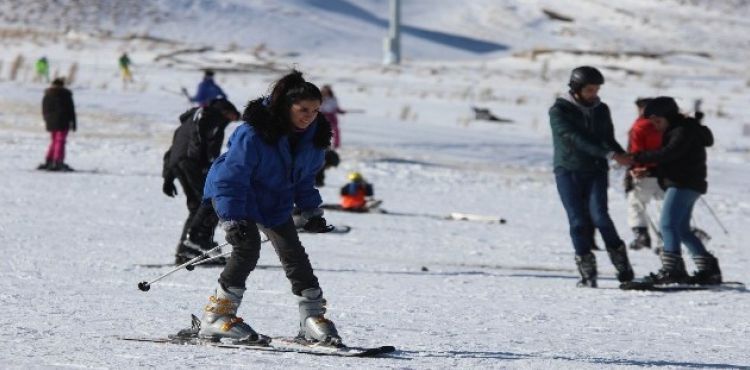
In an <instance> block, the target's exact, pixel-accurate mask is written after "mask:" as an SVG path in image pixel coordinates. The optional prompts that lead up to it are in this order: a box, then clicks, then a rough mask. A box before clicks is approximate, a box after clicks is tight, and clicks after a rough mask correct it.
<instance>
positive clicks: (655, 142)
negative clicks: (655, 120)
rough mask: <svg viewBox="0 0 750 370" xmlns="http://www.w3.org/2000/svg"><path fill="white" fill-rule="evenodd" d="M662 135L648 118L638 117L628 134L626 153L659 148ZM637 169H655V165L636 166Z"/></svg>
mask: <svg viewBox="0 0 750 370" xmlns="http://www.w3.org/2000/svg"><path fill="white" fill-rule="evenodd" d="M661 137H662V133H661V132H659V131H658V130H657V129H656V128H654V125H652V124H651V122H650V121H649V120H648V118H643V117H639V118H638V119H636V120H635V122H634V123H633V127H631V128H630V132H629V134H628V153H631V154H635V153H638V152H645V151H651V150H656V149H659V148H661ZM638 167H648V168H654V167H656V163H647V164H645V165H636V166H635V168H638Z"/></svg>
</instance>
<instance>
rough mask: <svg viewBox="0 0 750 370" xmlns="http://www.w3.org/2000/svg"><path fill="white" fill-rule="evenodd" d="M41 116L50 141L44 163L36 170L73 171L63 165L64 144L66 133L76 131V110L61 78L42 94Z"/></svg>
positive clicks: (55, 80)
mask: <svg viewBox="0 0 750 370" xmlns="http://www.w3.org/2000/svg"><path fill="white" fill-rule="evenodd" d="M42 115H43V116H44V123H45V125H46V127H47V131H49V133H50V135H51V139H52V140H51V141H50V144H49V148H48V149H47V156H46V158H45V162H44V163H42V164H40V165H39V166H38V167H37V169H38V170H48V171H62V172H68V171H73V169H72V168H70V166H68V165H67V164H65V143H66V141H67V138H68V132H69V131H75V130H76V109H75V104H74V103H73V93H72V92H71V91H70V90H68V89H66V88H65V80H64V79H63V78H56V79H54V80H53V81H52V85H51V86H50V87H49V88H48V89H47V90H46V91H45V92H44V98H43V99H42Z"/></svg>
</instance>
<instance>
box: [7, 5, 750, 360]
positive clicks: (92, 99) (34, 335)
mask: <svg viewBox="0 0 750 370" xmlns="http://www.w3.org/2000/svg"><path fill="white" fill-rule="evenodd" d="M298 3H304V2H302V1H295V4H298ZM632 3H635V2H632ZM637 3H638V4H639V6H646V5H644V4H645V3H643V4H641V3H642V2H637ZM697 3H700V2H697ZM191 4H192V3H191ZM226 4H228V5H227V6H230V7H231V6H238V5H236V4H234V2H227V3H226ZM232 4H234V5H232ZM374 4H377V2H373V1H367V2H364V5H362V6H363V8H364V9H372V8H373V7H375V5H374ZM504 4H505V7H504V8H503V10H502V11H500V10H498V13H494V12H490V13H488V14H486V17H487V19H490V20H492V19H495V20H497V19H504V20H503V22H513V20H509V19H505V18H502V17H500V15H502V14H505V13H504V12H506V11H509V10H508V9H509V8H508V7H510V6H512V5H509V4H506V3H504ZM701 4H703V5H701V6H704V5H705V3H701ZM480 5H481V4H480ZM480 5H474V6H475V7H477V8H474V9H479V8H480ZM196 6H197V5H196ZM410 6H411V7H412V8H409V9H411V10H410V11H416V10H420V9H422V8H423V7H424V6H425V5H424V4H422V5H420V4H412V5H410ZM601 6H602V7H604V5H603V3H602V5H601ZM705 6H709V5H705ZM519 7H520V8H519V9H516V10H515V11H516V12H518V13H519V14H525V12H527V11H528V8H527V6H519ZM264 9H265V8H264ZM289 9H290V8H287V7H284V6H280V5H279V6H278V7H273V10H272V11H273V12H278V13H274V14H275V15H274V17H276V16H278V14H284V12H292V10H289ZM597 9H598V8H597ZM711 9H712V10H711V12H713V11H720V10H721V9H720V7H719V8H717V9H718V10H717V9H714V8H711ZM193 10H195V9H193ZM422 10H423V9H422ZM316 11H320V10H316ZM475 11H476V10H475ZM658 11H659V12H662V11H664V9H662V8H659V10H658ZM711 12H709V13H707V14H708V15H707V17H708V16H711V15H712V14H714V13H711ZM316 14H317V13H316ZM412 14H413V13H412ZM440 14H442V13H440ZM681 14H682V13H681ZM274 19H276V18H274ZM347 24H348V23H347ZM483 24H485V23H483ZM421 25H424V24H423V23H421ZM164 27H165V28H166V29H168V28H169V25H165V26H164ZM483 27H487V26H486V24H485V25H484V26H483ZM540 27H541V28H542V29H546V28H549V27H548V26H540ZM665 27H666V26H665ZM696 27H698V26H696ZM700 27H709V26H705V25H703V26H700ZM733 27H739V26H738V23H733ZM362 32H363V34H364V33H367V30H364V31H362ZM483 32H487V29H486V28H482V27H479V29H478V30H477V31H476V34H475V35H474V36H476V37H480V36H481V34H483ZM701 37H709V36H706V35H703V34H702V36H701ZM717 37H718V36H717ZM727 42H728V41H727ZM282 44H283V43H282ZM78 45H79V48H78V49H73V50H72V51H71V50H69V49H66V48H64V47H63V46H61V45H57V44H55V45H49V49H48V52H50V53H52V52H55V53H57V55H60V56H61V57H60V58H61V59H62V63H71V62H72V61H73V60H76V59H77V58H80V57H81V56H82V55H86V56H90V57H91V58H87V59H86V62H85V63H81V70H80V71H79V80H78V82H77V84H76V85H74V86H73V92H74V99H75V100H76V103H77V107H76V108H77V110H78V113H79V132H76V133H73V134H71V136H70V137H69V142H68V144H69V145H68V148H67V158H68V160H67V161H68V162H69V163H70V165H71V166H72V167H74V168H75V169H77V170H79V171H78V172H75V173H64V174H60V173H45V172H39V171H35V170H33V168H35V167H36V165H37V164H38V162H40V161H41V159H42V158H43V154H44V152H45V150H46V146H47V143H48V136H47V133H45V132H44V130H43V123H42V120H41V116H40V112H39V106H40V101H41V96H42V91H43V89H44V85H41V84H34V83H31V82H30V81H28V80H29V79H30V78H29V77H28V72H26V75H23V76H25V77H22V78H20V81H15V82H12V81H7V80H0V96H2V97H3V99H0V143H1V145H0V173H2V174H3V180H2V186H0V189H2V190H1V191H2V196H0V243H1V244H2V245H3V251H5V253H4V254H3V258H2V260H0V303H2V304H3V307H6V311H5V313H4V314H3V315H2V316H0V326H2V327H3V328H5V333H4V334H5V335H3V336H0V347H2V348H3V349H4V350H3V351H0V364H2V365H0V367H2V368H48V367H73V368H76V367H81V368H135V367H158V368H185V367H200V368H203V367H208V368H226V367H232V368H235V367H252V368H322V367H331V368H344V367H352V368H404V369H421V368H461V369H464V368H477V369H479V368H523V369H538V368H563V369H600V368H603V367H614V368H636V367H664V368H679V369H682V368H750V355H748V351H747V349H748V348H750V325H748V323H750V312H748V310H747V301H748V297H750V295H748V294H747V292H729V291H726V292H708V291H695V292H682V293H657V292H623V291H620V290H618V289H616V288H615V287H616V286H617V282H616V280H615V279H614V269H613V267H612V266H611V264H610V263H609V261H608V258H607V256H606V253H603V252H597V258H598V260H599V271H600V275H601V280H600V285H601V287H602V288H603V289H597V290H589V289H578V288H576V287H575V282H576V280H577V273H576V271H575V265H574V262H573V251H572V248H571V247H570V242H569V237H568V230H567V223H566V220H565V214H564V211H563V209H562V206H561V205H560V202H559V200H558V197H557V192H556V188H555V184H554V179H553V176H552V173H551V168H550V162H551V158H550V157H551V152H552V149H551V139H550V137H549V129H548V124H547V121H546V120H547V113H546V110H547V108H548V107H549V105H550V104H551V103H552V99H553V96H554V93H555V92H558V91H562V90H563V89H564V81H565V79H566V77H567V71H569V67H570V66H572V65H576V64H579V63H592V64H607V65H616V66H626V67H629V68H633V69H643V70H644V71H645V73H646V74H647V77H646V78H645V79H641V78H637V77H632V76H628V75H626V74H624V73H622V72H617V71H609V70H608V71H605V73H606V74H607V76H608V77H607V78H608V83H607V84H606V85H605V86H604V88H603V89H602V95H603V99H604V100H605V101H606V102H607V103H608V104H609V105H610V107H611V108H612V111H613V115H614V119H615V124H616V132H617V138H618V140H619V141H620V142H621V143H623V144H624V142H625V135H626V132H627V129H628V127H629V125H630V123H631V122H632V120H633V113H634V108H633V106H632V101H633V99H634V97H635V96H638V95H652V94H672V95H675V96H677V97H679V98H680V104H681V106H683V107H684V108H686V109H688V108H689V106H690V103H691V102H692V99H693V98H697V97H703V98H705V107H706V111H707V118H706V121H707V124H709V125H710V127H711V128H712V130H714V134H715V136H716V142H717V144H716V147H714V148H711V149H710V150H709V184H710V185H709V193H708V194H707V195H706V196H705V199H706V200H707V201H708V202H709V204H710V205H711V206H712V207H713V208H714V210H715V211H716V212H717V214H718V216H719V217H720V218H721V220H722V222H723V223H724V224H725V225H726V226H727V228H728V229H729V230H730V234H729V235H724V234H723V233H722V231H721V229H720V228H719V227H718V225H717V224H716V223H715V221H714V220H713V218H712V217H711V215H710V214H709V213H708V211H707V209H706V208H705V207H704V206H703V205H701V204H698V205H696V221H697V222H698V225H699V226H700V227H701V228H703V229H705V230H706V231H708V232H709V233H710V234H711V236H712V237H713V239H712V240H711V242H710V244H709V248H710V249H712V250H713V251H714V252H716V254H717V256H718V257H719V259H720V261H721V266H722V270H723V272H724V276H725V278H726V279H727V280H734V281H743V282H746V283H747V282H750V273H748V269H747V266H748V264H750V250H749V249H748V248H746V244H747V243H746V241H747V240H748V239H750V231H749V230H748V229H747V228H746V223H747V222H746V220H747V219H748V217H750V199H748V197H747V194H746V192H747V184H748V183H749V182H750V176H748V173H750V166H748V164H747V163H748V158H749V157H748V154H747V153H748V151H747V148H750V138H748V137H744V136H742V135H741V132H742V131H741V130H742V128H741V125H742V124H744V123H746V119H745V118H744V117H747V114H748V112H749V111H748V108H747V104H746V97H747V86H748V85H747V83H746V76H744V75H742V74H741V73H739V74H733V73H731V72H732V71H733V69H732V68H735V67H736V65H734V64H732V63H731V62H726V61H724V60H717V61H716V62H715V64H716V65H715V66H714V65H710V63H695V64H691V63H692V62H691V60H687V59H689V58H686V60H680V59H678V58H675V59H672V60H667V61H666V62H658V63H657V62H653V61H648V60H641V59H637V58H635V59H632V60H624V61H612V60H607V59H597V58H593V59H592V58H589V59H586V58H579V59H576V58H574V57H570V56H559V57H556V58H553V59H550V72H549V73H550V78H549V80H548V81H544V80H541V79H539V76H538V74H539V70H540V67H541V64H542V62H541V61H529V60H527V59H518V58H513V57H506V58H498V59H491V60H487V61H472V60H467V61H450V62H444V63H443V62H413V63H407V64H406V65H405V66H403V67H401V68H398V69H391V70H388V69H384V68H383V67H381V66H379V65H377V64H373V63H369V62H368V63H362V62H351V61H348V60H343V61H342V60H336V61H333V60H326V59H322V60H318V59H315V60H310V61H309V62H306V61H304V60H302V61H298V60H293V59H280V60H279V64H281V65H291V63H292V62H300V67H301V68H302V69H303V70H304V71H305V72H307V73H308V76H310V78H311V80H312V81H313V82H316V83H321V84H322V83H327V82H331V83H333V84H334V88H335V89H336V92H337V94H338V96H339V99H340V102H341V105H342V107H343V108H344V109H347V108H360V109H365V113H363V114H354V113H352V114H348V115H343V116H341V117H340V119H341V127H342V136H343V147H342V149H341V151H340V154H341V157H342V163H341V165H340V166H339V167H338V168H334V169H332V170H330V171H329V172H327V174H326V180H327V186H325V187H323V188H322V189H321V194H322V195H323V198H324V200H325V201H326V202H335V201H336V199H337V194H338V188H339V186H340V185H342V184H343V182H344V180H345V178H346V174H347V173H348V172H349V171H354V170H356V171H360V172H362V173H363V174H364V175H365V177H366V178H367V179H368V180H370V181H372V182H373V183H374V185H375V193H376V197H377V198H379V199H383V200H384V203H383V206H382V207H383V208H384V209H386V210H390V211H394V212H403V213H422V214H431V215H447V214H449V213H450V212H466V213H475V214H482V215H492V216H497V217H503V218H505V219H507V220H508V223H507V224H504V225H499V224H486V223H481V222H467V221H447V220H438V219H434V218H429V217H407V216H393V215H383V214H347V213H338V212H328V213H327V214H326V217H327V219H328V220H329V221H330V222H331V223H334V224H341V225H350V226H352V227H353V230H352V232H350V233H348V234H343V235H302V236H301V238H302V241H303V243H304V245H305V247H306V249H307V252H308V254H309V255H310V257H311V260H312V262H313V266H314V267H315V269H316V274H317V275H318V278H319V279H320V281H321V284H322V287H323V289H324V291H325V293H326V297H327V299H328V301H329V317H330V318H331V319H332V320H333V321H334V322H336V323H337V326H338V327H339V330H340V332H341V334H342V336H343V338H344V339H345V342H346V343H349V344H351V345H356V346H376V345H394V346H396V348H397V349H398V350H399V351H398V352H397V353H396V354H395V355H394V356H393V358H388V359H346V358H318V357H312V356H305V355H299V354H283V353H262V352H243V351H233V350H226V349H218V348H202V347H194V346H175V345H158V344H151V343H135V342H123V341H120V340H118V339H117V337H118V336H149V337H162V336H166V335H167V334H170V333H173V332H176V331H177V330H179V329H181V328H183V327H185V326H187V325H189V323H190V321H189V319H190V314H193V313H195V314H198V313H199V312H200V310H201V308H202V307H203V306H204V305H205V303H206V299H207V297H208V296H209V295H210V294H211V292H212V289H213V288H214V287H215V285H216V279H217V277H218V274H219V272H220V270H219V269H216V268H198V269H195V270H194V271H192V272H187V271H180V272H178V273H175V274H174V275H172V276H170V277H168V278H166V279H164V280H162V281H160V282H158V283H156V284H154V286H153V287H152V289H151V291H149V292H147V293H144V292H141V291H139V290H138V289H137V288H136V284H137V283H138V282H139V281H142V280H150V279H152V278H154V277H156V276H158V275H160V274H162V273H164V272H166V271H168V270H169V268H168V267H165V268H162V269H153V268H143V267H138V266H137V265H138V264H148V263H166V262H170V261H171V260H172V258H173V257H172V254H173V252H174V247H175V244H176V242H177V240H176V239H177V236H178V233H179V231H180V228H181V227H182V223H183V221H184V219H183V217H184V216H185V213H186V211H185V206H184V198H183V197H182V194H180V195H179V196H178V197H177V198H176V199H170V198H167V197H165V196H164V195H163V194H162V193H161V191H160V190H161V176H160V172H161V158H162V154H163V152H164V150H166V148H167V147H168V145H169V140H170V138H171V135H172V130H173V129H174V128H175V125H176V124H177V120H176V117H177V115H178V114H179V113H181V111H182V110H184V109H185V108H187V104H186V103H185V102H184V101H183V100H182V97H180V96H178V95H175V94H172V93H169V92H168V91H167V90H169V89H172V90H174V89H176V86H179V85H185V86H188V87H189V88H193V87H194V84H195V83H196V79H197V78H198V77H199V76H198V74H197V72H195V71H193V70H190V69H187V68H170V67H169V66H166V65H165V64H159V63H153V64H148V63H146V62H145V61H146V60H151V59H150V58H152V57H153V56H155V55H158V54H159V53H161V52H167V51H171V50H172V49H170V48H171V46H158V45H157V46H154V45H153V44H149V43H146V42H143V43H141V44H139V43H137V42H127V43H126V42H125V41H116V40H106V39H105V40H89V39H83V40H79V41H78ZM283 45H286V44H283ZM139 46H141V47H142V48H141V49H137V48H138V47H139ZM38 47H39V46H38V45H36V44H34V43H30V42H23V41H18V40H16V41H14V42H13V43H11V44H9V46H8V48H9V50H10V51H12V53H11V54H13V55H15V54H14V53H16V52H23V53H25V54H26V55H27V57H29V56H31V55H35V53H37V52H38ZM123 47H130V48H136V49H137V50H139V52H136V53H134V55H135V59H139V58H140V59H141V60H142V61H143V62H142V65H138V64H137V65H136V70H135V72H136V84H135V85H134V86H132V87H131V88H129V89H128V90H122V89H121V87H120V85H119V83H118V82H117V80H116V78H117V77H116V76H115V74H114V73H116V72H113V70H112V69H113V67H111V66H110V65H109V64H111V63H109V62H111V61H112V60H114V58H113V57H112V55H116V54H117V53H118V52H119V48H123ZM148 47H150V48H151V49H149V48H148ZM333 49H334V50H338V51H341V50H342V49H341V47H338V49H337V48H336V47H334V48H333ZM421 50H422V51H423V53H424V55H432V53H436V52H438V51H440V50H442V49H440V48H436V49H434V50H433V49H430V48H427V47H425V48H424V49H421ZM436 50H437V51H436ZM738 52H739V51H738ZM11 54H8V55H11ZM238 54H240V56H242V55H241V53H240V52H238ZM457 54H461V53H457ZM217 55H219V56H220V55H221V54H220V53H217ZM227 55H232V56H233V57H236V55H233V54H231V53H229V54H227ZM244 57H248V56H247V55H244ZM248 58H249V57H248ZM2 59H3V61H4V63H5V66H6V67H7V65H8V64H7V63H9V59H8V58H6V57H5V56H3V58H2ZM745 60H746V59H745ZM64 65H67V64H64ZM178 67H179V66H178ZM183 67H184V66H183ZM686 71H689V73H687V72H686ZM0 72H2V73H7V70H2V69H0ZM723 73H726V74H727V76H726V77H722V78H714V76H721V75H722V74H723ZM680 74H682V76H680ZM2 76H3V78H4V76H5V74H3V75H2ZM610 76H611V77H610ZM275 77H277V76H276V75H274V74H270V73H268V74H264V73H248V74H238V75H231V76H227V75H221V76H219V82H220V83H221V84H222V86H223V87H224V88H225V90H227V92H228V94H229V95H230V98H232V100H233V101H234V102H235V103H236V104H237V105H238V106H239V105H243V104H242V102H243V101H246V100H248V99H250V98H252V97H256V96H258V95H259V94H261V93H263V91H265V89H266V88H267V87H268V84H269V82H270V81H271V80H272V79H273V78H275ZM486 89H489V95H487V94H484V95H483V93H482V91H485V90H486ZM708 92H712V93H713V94H712V95H709V96H706V94H708ZM482 96H484V97H482ZM521 98H523V99H521ZM471 105H478V106H487V107H491V108H492V110H493V112H496V113H499V114H500V115H501V116H507V117H510V118H512V119H514V120H515V123H512V124H505V125H498V124H493V123H488V122H478V121H474V120H472V119H470V114H471V113H470V111H469V106H471ZM720 113H721V114H720ZM743 120H744V121H743ZM227 136H229V132H227ZM621 178H622V169H613V170H612V171H611V188H610V193H609V196H610V210H611V215H612V217H613V219H614V221H615V224H616V226H617V227H618V231H619V232H620V235H621V237H622V238H623V239H625V240H629V239H630V238H631V234H630V230H628V229H627V226H626V222H625V200H624V197H623V196H622V185H621ZM180 193H181V191H180ZM216 238H217V240H221V239H222V238H223V235H222V234H221V232H218V233H217V236H216ZM599 243H600V244H601V241H600V242H599ZM630 257H631V261H632V263H633V267H634V269H635V271H636V274H637V275H639V276H640V275H645V274H647V273H648V272H652V271H655V270H656V269H657V268H658V267H659V262H658V260H657V257H656V256H655V255H654V254H653V253H651V252H650V251H637V252H630ZM259 265H260V266H259V268H258V269H257V270H256V271H255V272H253V274H252V275H251V277H250V279H249V280H248V288H249V289H248V292H247V293H246V298H245V300H244V301H243V303H242V305H241V307H240V316H242V317H244V318H245V319H246V320H247V321H248V322H250V323H251V324H252V325H253V326H254V328H255V329H257V330H258V331H260V332H262V333H266V334H269V335H274V336H280V335H292V334H294V333H295V331H296V327H297V325H298V323H297V322H296V319H297V317H298V313H297V307H296V303H295V300H294V299H293V296H292V295H291V292H290V289H289V284H288V282H287V281H286V279H285V278H284V276H283V272H282V271H281V269H280V268H279V267H278V265H279V264H278V260H277V258H276V256H275V254H274V253H273V250H272V249H271V248H268V247H266V248H263V250H262V253H261V259H260V261H259ZM688 268H689V269H692V268H693V266H692V263H691V262H690V261H688Z"/></svg>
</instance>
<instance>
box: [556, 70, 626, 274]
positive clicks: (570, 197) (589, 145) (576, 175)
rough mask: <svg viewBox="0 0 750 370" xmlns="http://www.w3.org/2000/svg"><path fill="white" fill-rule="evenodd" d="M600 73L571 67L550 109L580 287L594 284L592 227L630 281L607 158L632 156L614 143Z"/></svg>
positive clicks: (558, 177)
mask: <svg viewBox="0 0 750 370" xmlns="http://www.w3.org/2000/svg"><path fill="white" fill-rule="evenodd" d="M603 84H604V76H603V75H602V74H601V72H599V70H597V69H596V68H594V67H589V66H582V67H578V68H575V69H573V71H572V73H571V76H570V81H569V83H568V86H569V87H570V90H569V92H568V93H567V94H564V95H563V96H562V97H560V98H558V99H557V100H556V101H555V103H554V104H553V105H552V107H551V108H550V110H549V119H550V126H551V128H552V144H553V146H554V172H555V182H556V184H557V191H558V193H559V195H560V200H561V201H562V204H563V207H564V208H565V212H566V213H567V216H568V224H569V226H570V238H571V239H572V242H573V247H574V249H575V261H576V265H577V267H578V272H579V273H580V274H581V280H580V281H579V282H578V286H582V287H592V288H595V287H596V286H597V282H596V279H597V267H596V257H595V256H594V254H593V253H592V252H591V249H592V246H593V238H592V237H591V232H592V230H593V228H594V227H595V228H596V229H598V230H599V233H600V234H601V236H602V239H604V244H605V246H606V249H607V254H608V255H609V258H610V260H611V261H612V264H613V265H614V266H615V268H616V269H617V279H618V280H619V281H620V282H626V281H631V280H633V269H632V268H631V266H630V261H629V260H628V255H627V250H626V248H625V243H624V242H623V241H622V239H620V236H619V235H618V234H617V229H616V228H615V225H614V223H613V222H612V219H611V218H610V216H609V210H608V205H607V203H608V201H607V188H608V186H609V161H610V160H615V161H616V162H617V163H619V164H621V165H625V166H628V165H630V164H631V163H632V159H631V158H630V157H628V156H627V154H626V153H625V150H624V149H623V148H622V147H621V146H620V144H618V143H617V141H616V140H615V137H614V127H613V125H612V116H611V114H610V111H609V107H608V106H607V105H606V104H604V103H603V102H602V101H601V100H600V99H599V88H600V87H601V85H603Z"/></svg>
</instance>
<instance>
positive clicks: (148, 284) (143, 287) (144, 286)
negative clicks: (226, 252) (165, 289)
mask: <svg viewBox="0 0 750 370" xmlns="http://www.w3.org/2000/svg"><path fill="white" fill-rule="evenodd" d="M228 244H229V243H224V244H222V245H217V246H215V247H213V248H211V249H209V250H207V251H205V252H203V253H201V255H200V256H197V257H195V258H193V259H191V260H190V261H187V262H185V263H183V264H181V265H179V266H177V267H175V268H174V269H172V270H170V271H168V272H167V273H165V274H164V275H161V276H159V277H157V278H156V279H154V280H151V281H148V282H147V281H141V282H140V283H138V289H140V290H142V291H144V292H148V290H149V289H151V284H153V283H155V282H157V281H159V280H161V279H164V278H165V277H167V276H169V275H172V274H174V273H175V272H177V271H180V270H182V269H183V268H188V266H190V265H192V264H193V263H195V262H198V261H200V260H201V259H202V258H205V257H207V256H208V254H209V253H211V252H213V251H215V250H217V249H219V248H221V247H223V246H226V245H228Z"/></svg>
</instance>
